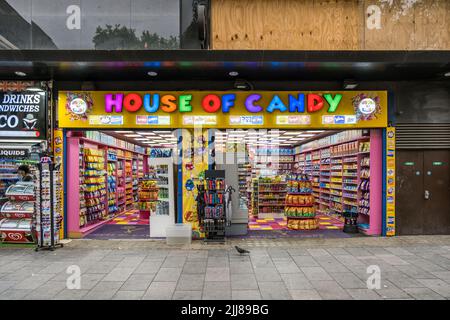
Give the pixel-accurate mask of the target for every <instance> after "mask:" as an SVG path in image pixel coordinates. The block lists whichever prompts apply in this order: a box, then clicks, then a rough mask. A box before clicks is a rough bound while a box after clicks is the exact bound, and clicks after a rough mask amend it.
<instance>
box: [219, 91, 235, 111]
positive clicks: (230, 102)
mask: <svg viewBox="0 0 450 320" xmlns="http://www.w3.org/2000/svg"><path fill="white" fill-rule="evenodd" d="M234 100H236V95H235V94H234V93H230V94H224V95H223V96H222V112H223V113H228V112H230V108H231V107H234Z"/></svg>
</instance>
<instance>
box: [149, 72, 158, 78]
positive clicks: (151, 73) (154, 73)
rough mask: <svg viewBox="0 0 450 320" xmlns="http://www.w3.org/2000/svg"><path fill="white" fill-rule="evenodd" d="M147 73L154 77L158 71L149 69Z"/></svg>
mask: <svg viewBox="0 0 450 320" xmlns="http://www.w3.org/2000/svg"><path fill="white" fill-rule="evenodd" d="M147 74H148V75H149V76H150V77H156V76H157V75H158V72H156V71H149V72H147Z"/></svg>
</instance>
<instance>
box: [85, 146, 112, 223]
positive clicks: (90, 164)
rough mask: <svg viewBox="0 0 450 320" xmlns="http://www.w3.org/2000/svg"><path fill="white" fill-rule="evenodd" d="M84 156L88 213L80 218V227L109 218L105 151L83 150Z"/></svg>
mask: <svg viewBox="0 0 450 320" xmlns="http://www.w3.org/2000/svg"><path fill="white" fill-rule="evenodd" d="M83 154H84V188H83V189H84V199H85V205H86V213H85V216H84V217H83V218H81V216H80V220H81V221H80V226H85V225H88V224H91V223H94V222H96V221H97V220H102V219H106V218H107V213H106V207H105V203H106V179H105V178H106V177H105V174H106V171H105V158H104V153H103V150H97V149H89V148H84V149H83Z"/></svg>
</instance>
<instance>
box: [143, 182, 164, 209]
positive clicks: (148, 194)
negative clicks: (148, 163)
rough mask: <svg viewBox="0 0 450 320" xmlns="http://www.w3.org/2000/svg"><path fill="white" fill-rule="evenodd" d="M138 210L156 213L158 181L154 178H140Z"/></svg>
mask: <svg viewBox="0 0 450 320" xmlns="http://www.w3.org/2000/svg"><path fill="white" fill-rule="evenodd" d="M138 194H139V202H138V208H139V210H140V211H144V212H156V204H157V203H158V198H159V187H158V180H157V179H156V178H142V179H141V180H140V181H139V192H138Z"/></svg>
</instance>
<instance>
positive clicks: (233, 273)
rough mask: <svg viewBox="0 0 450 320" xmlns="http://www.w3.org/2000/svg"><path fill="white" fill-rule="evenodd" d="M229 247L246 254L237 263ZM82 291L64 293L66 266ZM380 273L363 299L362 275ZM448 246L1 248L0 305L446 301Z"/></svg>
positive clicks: (409, 240)
mask: <svg viewBox="0 0 450 320" xmlns="http://www.w3.org/2000/svg"><path fill="white" fill-rule="evenodd" d="M234 245H238V246H240V247H243V248H246V249H248V250H250V251H251V253H250V255H249V256H240V255H239V254H238V253H237V252H236V251H235V250H234V248H233V246H234ZM71 265H76V266H78V267H79V268H80V270H81V288H80V289H73V290H69V289H67V287H66V279H67V278H68V277H69V276H70V275H69V274H67V273H66V270H67V268H68V267H69V266H71ZM373 265H375V266H377V267H379V269H380V271H381V286H380V289H367V284H366V280H367V278H368V277H369V276H370V275H371V274H369V273H367V267H369V266H373ZM449 298H450V236H414V237H394V238H370V237H357V238H348V239H273V240H272V239H262V240H259V239H251V240H240V239H232V240H228V241H227V243H226V244H224V245H218V244H214V245H205V244H203V242H200V241H194V242H193V243H192V245H191V246H190V247H181V248H180V247H170V246H167V245H165V243H164V242H163V241H148V240H147V241H125V240H123V241H117V240H108V241H97V240H76V241H71V242H70V243H68V244H66V245H65V247H64V248H61V249H57V250H55V251H53V252H50V251H41V252H34V250H32V249H24V248H13V247H11V246H8V247H6V248H0V299H283V300H285V299H449Z"/></svg>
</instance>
